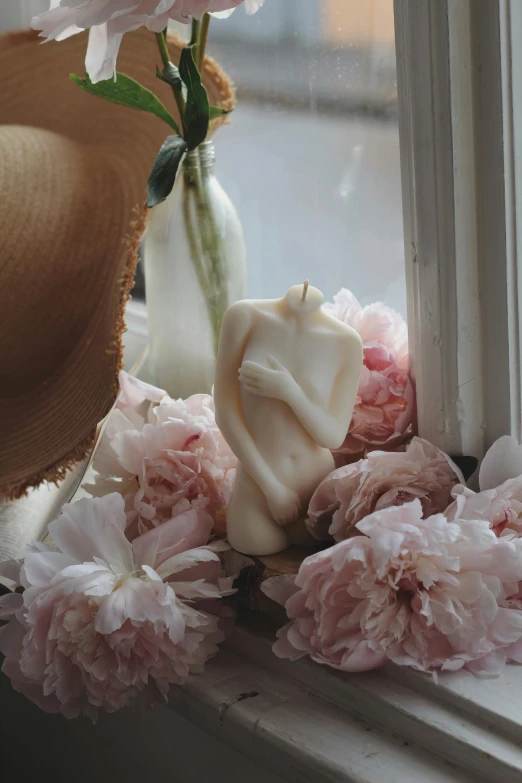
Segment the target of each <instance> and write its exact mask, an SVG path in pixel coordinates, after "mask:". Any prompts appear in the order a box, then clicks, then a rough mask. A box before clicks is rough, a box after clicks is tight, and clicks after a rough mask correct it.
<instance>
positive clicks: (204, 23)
mask: <svg viewBox="0 0 522 783" xmlns="http://www.w3.org/2000/svg"><path fill="white" fill-rule="evenodd" d="M209 27H210V14H205V15H204V16H203V19H202V20H201V29H200V31H199V43H198V59H197V61H196V65H197V66H198V70H199V72H200V73H201V69H202V68H203V60H204V59H205V52H206V49H207V41H208V29H209Z"/></svg>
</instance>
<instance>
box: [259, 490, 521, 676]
mask: <svg viewBox="0 0 522 783" xmlns="http://www.w3.org/2000/svg"><path fill="white" fill-rule="evenodd" d="M357 528H358V529H359V531H360V532H361V533H363V534H364V535H362V536H356V537H354V538H350V539H348V540H346V541H342V542H341V543H339V544H336V545H335V546H333V547H331V548H330V549H327V550H326V551H324V552H321V553H319V554H317V555H312V556H311V557H308V558H306V560H305V561H304V562H303V564H302V565H301V568H300V569H299V573H298V575H297V577H296V578H295V585H294V586H293V588H292V585H289V580H288V579H285V578H282V579H281V578H279V577H275V578H274V579H271V580H270V579H269V580H267V581H266V582H265V583H264V584H263V590H264V591H265V592H266V594H267V595H268V596H269V597H271V598H273V599H274V600H276V601H279V602H284V603H285V606H286V612H287V615H288V617H289V620H290V622H289V623H288V624H287V625H286V626H285V627H284V628H282V629H281V630H280V631H279V633H278V637H279V638H278V641H277V642H276V644H275V646H274V652H275V653H276V655H278V656H280V657H282V658H290V659H293V660H294V659H297V658H300V657H302V656H304V655H309V656H310V657H311V658H312V659H313V660H314V661H317V662H318V663H323V664H328V665H329V666H332V667H334V668H336V669H341V670H342V671H346V672H356V671H365V670H368V669H374V668H376V667H378V666H380V665H381V664H383V663H384V662H385V661H386V660H391V661H394V662H395V663H397V664H402V665H406V666H411V667H413V668H415V669H418V670H420V671H430V670H433V669H442V670H455V669H460V668H462V667H466V668H468V669H471V670H472V671H474V672H476V673H487V674H498V673H499V672H500V671H502V668H503V666H504V663H505V661H506V658H507V657H509V656H510V654H511V649H510V648H511V647H516V646H517V645H520V640H521V638H522V612H521V611H519V610H518V609H514V608H508V606H505V605H503V604H504V603H505V601H506V600H507V598H508V597H509V596H510V595H512V594H513V591H514V588H516V584H517V583H518V582H519V581H520V578H521V576H522V541H521V540H520V539H513V540H507V539H502V538H497V537H496V536H495V535H494V533H492V531H491V530H490V529H489V527H488V525H487V524H486V523H485V522H477V521H474V522H458V523H457V522H448V520H447V519H445V517H444V516H442V515H441V514H438V515H436V516H432V517H430V518H429V519H426V520H425V519H423V518H422V506H421V503H420V501H419V500H415V501H413V502H412V503H408V504H407V505H404V506H400V507H392V508H388V509H385V510H383V511H377V512H375V513H374V514H371V515H370V516H368V517H366V518H365V519H364V520H362V521H361V522H359V523H358V524H357ZM292 591H293V594H291V593H292Z"/></svg>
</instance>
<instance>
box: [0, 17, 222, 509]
mask: <svg viewBox="0 0 522 783" xmlns="http://www.w3.org/2000/svg"><path fill="white" fill-rule="evenodd" d="M182 45H183V44H182V42H181V41H180V40H179V39H177V38H175V37H172V36H169V49H170V53H171V58H172V60H173V62H177V61H178V60H179V56H180V53H181V48H182ZM86 46H87V40H86V34H81V35H78V36H74V37H72V38H70V39H68V40H66V41H63V42H60V43H54V42H53V43H49V44H45V45H41V44H40V41H39V39H38V37H37V34H36V33H34V32H21V33H14V34H10V35H6V36H2V37H0V73H2V79H1V80H0V169H1V167H2V160H3V166H4V172H3V173H2V171H1V170H0V177H2V181H1V183H0V188H1V190H0V193H1V205H0V345H1V346H2V349H1V351H0V353H2V357H3V360H2V365H1V367H0V494H1V495H3V496H7V497H11V498H14V497H18V496H20V495H21V494H23V493H24V492H25V491H26V490H27V489H28V488H29V487H31V486H37V485H38V484H39V483H41V482H42V481H44V480H51V481H56V480H59V479H60V478H61V477H63V475H64V474H65V472H66V470H67V469H68V468H69V467H70V466H71V465H72V464H74V463H75V462H77V461H78V460H81V459H83V458H84V457H85V456H86V455H87V454H88V453H89V451H90V449H91V447H92V443H93V440H94V433H95V431H96V426H97V425H98V423H99V422H100V420H101V419H102V418H103V417H104V416H105V415H106V413H107V412H108V411H109V409H110V408H111V406H112V404H113V402H114V399H115V396H116V394H117V388H118V386H117V375H118V371H119V369H120V368H121V366H122V340H121V337H122V332H123V331H124V308H125V303H126V301H127V299H128V297H129V292H130V289H131V287H132V283H133V278H134V272H135V267H136V263H137V250H138V247H139V244H140V241H141V238H142V235H143V233H144V230H145V226H146V211H145V208H144V206H143V205H144V201H145V186H146V182H147V178H148V175H149V173H150V169H151V167H152V164H153V162H154V159H155V157H156V155H157V152H158V150H159V148H160V147H161V145H162V143H163V141H164V140H165V137H166V136H167V135H168V134H169V132H170V131H169V129H168V127H167V126H166V125H165V124H164V123H163V122H162V121H161V120H159V119H157V118H156V117H154V116H152V115H150V114H146V113H144V112H139V111H132V110H131V109H126V108H124V107H122V106H117V105H115V104H112V103H109V102H107V101H103V100H100V99H97V98H94V97H93V96H90V95H88V94H87V93H85V92H84V91H82V90H80V89H79V88H78V87H76V86H75V85H74V84H73V83H72V82H71V81H70V80H69V78H68V75H69V73H73V72H74V73H78V74H81V75H82V74H83V73H84V70H85V69H84V59H85V51H86ZM158 61H159V56H158V54H157V50H156V43H155V40H154V36H153V34H151V33H149V32H148V31H146V30H143V29H142V30H138V31H136V32H134V33H130V34H128V35H126V36H124V39H123V44H122V48H121V51H120V55H119V58H118V70H119V71H121V72H123V73H126V74H127V75H129V76H131V77H133V78H134V79H136V80H138V81H139V82H141V83H142V84H143V85H144V86H146V87H148V88H149V89H152V90H153V91H154V92H155V93H156V94H157V95H158V96H159V97H160V99H161V100H162V101H163V103H164V104H165V105H166V106H168V109H169V111H170V112H171V113H172V114H173V116H175V117H176V119H178V118H177V116H176V110H175V105H174V101H173V98H172V94H171V92H170V88H169V87H168V85H166V84H164V83H162V82H160V81H159V80H158V79H157V78H156V77H155V65H156V63H158ZM203 80H204V82H205V86H206V87H207V90H208V92H209V97H210V101H211V103H212V104H214V105H217V106H222V107H223V108H225V109H228V110H231V109H232V108H233V106H234V90H233V87H232V84H231V82H230V80H229V79H228V77H227V76H226V75H225V74H224V73H223V71H222V70H221V69H220V68H219V66H218V65H217V64H216V63H215V62H214V61H212V60H211V59H210V58H206V60H205V63H204V65H203ZM223 121H224V120H223V119H220V120H215V121H213V123H212V127H211V133H213V132H214V131H215V130H216V128H217V127H218V126H219V125H220V124H222V123H223ZM6 125H8V126H31V127H33V128H39V129H43V130H47V131H50V132H52V133H51V134H49V135H48V136H46V135H45V134H32V135H31V134H30V133H29V134H28V133H26V132H25V131H24V129H23V128H19V129H17V128H14V127H12V128H11V133H6V132H4V133H3V134H2V126H6ZM5 130H6V129H4V131H5ZM13 134H14V136H13ZM56 134H60V135H61V136H64V137H66V139H65V140H63V145H62V147H60V142H59V141H57V139H59V137H57V136H56ZM13 139H14V141H13ZM2 140H3V141H4V144H6V143H7V144H8V145H9V144H13V143H15V146H16V144H18V143H20V144H22V142H23V144H22V147H23V150H24V152H23V155H24V156H25V157H24V160H25V159H26V158H27V161H26V162H27V163H28V165H26V166H23V167H22V170H23V176H24V182H23V185H24V187H25V189H26V192H27V193H28V194H30V196H31V197H30V198H28V199H23V198H22V193H23V190H22V189H20V188H19V187H17V186H18V185H20V183H19V182H18V181H17V183H16V184H17V186H16V187H15V184H13V183H15V180H11V185H9V184H8V183H9V177H8V176H7V174H6V170H5V167H6V165H7V170H8V169H9V160H7V164H6V157H5V155H4V157H3V158H2V154H1V152H2V150H1V147H2ZM6 140H7V141H6ZM66 140H69V141H71V142H72V143H74V145H75V146H71V147H69V146H68V145H67V141H66ZM24 145H25V146H24ZM60 149H63V155H64V156H65V157H64V159H67V160H70V161H72V162H73V163H71V166H74V167H75V170H76V169H77V170H78V172H80V174H81V175H82V176H84V178H85V183H86V185H85V193H84V196H85V205H83V206H84V207H86V209H84V213H83V214H85V220H86V221H90V223H89V224H88V225H85V226H82V221H81V214H82V212H81V209H80V208H81V207H82V205H81V204H80V205H79V207H80V208H79V210H78V211H77V212H75V210H74V209H71V210H69V209H65V208H64V207H63V203H71V202H70V201H69V202H64V198H65V196H64V193H65V191H64V190H63V188H64V183H63V178H62V179H60V177H58V176H56V177H53V176H52V175H49V176H44V174H45V166H44V165H43V164H42V167H41V169H42V170H41V171H40V172H39V175H40V176H37V173H38V172H37V171H36V169H37V168H38V165H37V164H36V163H35V160H37V159H38V158H37V155H39V156H40V158H39V159H40V160H41V159H42V156H43V157H44V159H45V162H46V163H49V164H50V162H52V160H58V159H60V154H61V153H60ZM48 150H51V151H52V155H51V153H49V154H48ZM80 151H81V152H80ZM53 155H54V156H55V157H54V158H53V157H52V156H53ZM49 156H50V157H49ZM56 156H58V157H56ZM47 158H49V160H47ZM29 159H31V160H29ZM31 161H32V164H33V165H32V168H31V167H30V166H29V162H31ZM74 161H78V162H77V164H76V163H74ZM13 165H14V166H15V165H16V161H14V162H13ZM49 170H50V171H51V172H53V171H55V170H56V165H55V164H53V167H51V168H50V169H49ZM65 170H68V171H70V168H69V169H65ZM89 172H91V176H89ZM96 172H97V175H96V177H95V176H94V175H95V173H96ZM67 179H68V181H69V178H67ZM93 180H95V181H96V182H98V187H97V190H96V191H93V188H92V187H90V185H92V184H93ZM81 181H82V180H81V178H79V176H78V177H76V176H75V177H72V180H71V181H70V182H69V186H70V188H77V189H78V188H79V187H80V183H81ZM35 187H36V188H37V189H38V191H39V192H38V193H36V192H35ZM87 191H88V192H89V196H88V197H87ZM13 192H14V193H15V194H16V195H15V196H13ZM69 192H70V193H74V191H73V190H70V191H67V193H69ZM82 192H83V191H82ZM56 194H58V195H56ZM58 196H59V197H58ZM11 198H12V199H13V203H11ZM79 198H80V200H81V198H82V194H81V193H80V194H79ZM87 202H88V203H87ZM54 203H56V204H62V214H61V215H59V216H58V217H59V218H60V219H59V220H58V221H56V220H54V221H53V220H51V218H50V217H48V216H51V215H53V214H54V213H53V211H52V209H50V208H51V207H52V206H53V205H54ZM44 206H45V207H46V208H48V209H49V210H50V211H49V212H48V216H47V217H46V212H45V210H44V209H43V207H44ZM6 207H8V208H7V209H6ZM33 218H34V219H33ZM50 224H52V228H53V231H52V233H51V225H50ZM71 225H72V227H71ZM90 225H92V227H93V229H92V230H88V229H89V226H90ZM17 226H18V233H17V231H16V230H15V229H16V227H17ZM94 227H96V228H95V229H94ZM59 229H61V233H60V231H59ZM68 229H69V230H68ZM35 231H37V232H38V233H37V235H34V232H35ZM31 232H33V233H31ZM16 236H18V237H19V240H20V241H16V242H15V241H14V237H16ZM9 240H11V241H9ZM21 240H23V241H21ZM66 270H67V271H68V274H65V271H66ZM42 281H45V285H41V283H42ZM79 313H80V314H79ZM72 325H74V328H73V326H72ZM53 329H55V330H56V333H55V339H54V336H53V331H52V330H53ZM66 338H67V339H66ZM49 346H53V349H52V350H50V348H49Z"/></svg>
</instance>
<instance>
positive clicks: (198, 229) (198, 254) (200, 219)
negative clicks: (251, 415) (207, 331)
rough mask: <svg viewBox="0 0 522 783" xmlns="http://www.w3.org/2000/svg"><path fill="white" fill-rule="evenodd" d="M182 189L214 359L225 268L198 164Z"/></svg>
mask: <svg viewBox="0 0 522 783" xmlns="http://www.w3.org/2000/svg"><path fill="white" fill-rule="evenodd" d="M185 185H186V187H187V188H188V189H189V192H188V194H187V196H190V199H189V198H188V197H187V199H186V203H185V204H184V217H185V226H186V231H187V238H188V242H189V247H190V250H191V256H192V261H193V263H194V267H195V270H196V274H197V277H198V281H199V284H200V286H201V290H202V293H203V296H204V298H205V302H206V305H207V310H208V315H209V319H210V323H211V326H212V332H213V336H214V351H215V353H216V355H217V349H218V345H219V337H220V334H221V323H222V321H223V316H224V315H225V311H226V309H227V307H228V305H229V301H228V290H227V276H226V269H225V268H224V257H225V250H224V247H223V241H222V238H221V233H220V231H219V228H218V226H217V225H216V221H215V217H214V214H213V211H212V208H211V206H210V205H211V194H210V190H209V187H208V182H207V181H206V180H205V178H204V177H202V174H201V170H200V168H199V162H198V166H197V167H195V168H194V169H192V170H190V172H186V174H185ZM189 200H190V201H193V203H194V210H191V209H190V206H188V202H189ZM193 218H194V219H193ZM198 239H199V241H198Z"/></svg>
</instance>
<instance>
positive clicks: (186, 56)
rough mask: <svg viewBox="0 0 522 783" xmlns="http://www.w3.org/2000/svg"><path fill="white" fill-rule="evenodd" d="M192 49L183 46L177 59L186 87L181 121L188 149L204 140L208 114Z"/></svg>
mask: <svg viewBox="0 0 522 783" xmlns="http://www.w3.org/2000/svg"><path fill="white" fill-rule="evenodd" d="M193 51H194V47H192V46H185V48H184V49H183V51H182V52H181V59H180V61H179V72H180V75H181V78H182V79H183V83H184V84H185V87H186V88H187V105H186V108H185V116H184V118H183V122H184V127H185V138H186V140H187V141H188V145H189V150H193V149H196V147H197V146H199V145H200V144H201V142H203V141H205V139H206V137H207V133H208V123H209V116H210V105H209V102H208V95H207V91H206V89H205V87H204V86H203V83H202V81H201V76H200V74H199V71H198V69H197V66H196V63H195V61H194V54H193Z"/></svg>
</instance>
